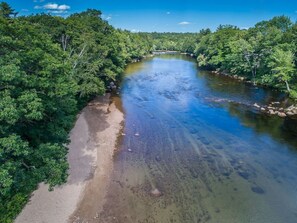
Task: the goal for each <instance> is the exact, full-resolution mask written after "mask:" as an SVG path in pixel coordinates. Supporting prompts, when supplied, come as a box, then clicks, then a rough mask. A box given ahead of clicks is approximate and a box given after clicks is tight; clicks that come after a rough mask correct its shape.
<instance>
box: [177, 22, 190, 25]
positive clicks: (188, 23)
mask: <svg viewBox="0 0 297 223" xmlns="http://www.w3.org/2000/svg"><path fill="white" fill-rule="evenodd" d="M190 24H191V23H190V22H186V21H184V22H180V23H178V25H181V26H186V25H190Z"/></svg>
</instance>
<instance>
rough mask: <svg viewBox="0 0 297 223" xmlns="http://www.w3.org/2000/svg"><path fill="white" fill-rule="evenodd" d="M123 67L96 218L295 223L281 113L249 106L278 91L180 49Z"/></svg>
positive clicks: (296, 161) (290, 146) (291, 161)
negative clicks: (111, 156)
mask: <svg viewBox="0 0 297 223" xmlns="http://www.w3.org/2000/svg"><path fill="white" fill-rule="evenodd" d="M197 73H198V74H197ZM126 74H127V77H126V78H125V80H124V82H123V86H122V87H123V88H122V102H123V107H124V110H125V116H126V120H125V129H124V132H125V136H124V137H123V139H122V141H121V144H120V147H121V151H120V152H119V153H117V155H116V157H115V163H114V170H113V175H112V181H111V182H110V185H109V192H108V195H107V197H106V202H105V205H104V211H103V212H101V214H100V219H99V220H98V221H99V222H133V223H134V222H162V223H163V222H216V223H217V222H221V223H225V222H226V223H230V222H241V223H245V222H263V223H266V222H267V223H268V222H269V223H274V222H275V223H279V222H287V223H291V222H292V223H293V222H294V223H295V222H296V219H297V202H296V200H297V199H296V198H297V186H296V185H297V177H296V172H297V153H296V142H295V141H294V138H293V137H292V136H291V135H290V133H289V132H286V131H285V130H284V129H283V128H282V122H283V120H282V119H280V118H271V117H268V116H263V115H261V114H258V113H257V112H256V111H252V110H251V109H250V107H249V106H247V105H248V104H250V103H254V102H255V101H257V102H258V103H266V102H268V101H271V100H280V99H281V98H282V97H283V96H282V95H277V94H275V92H273V91H267V90H265V89H260V88H253V87H251V86H247V85H245V84H242V83H239V82H237V81H234V80H230V79H227V78H224V77H218V76H215V75H210V74H207V73H205V72H198V71H197V68H196V64H195V61H194V60H192V59H191V58H188V57H184V56H181V55H163V56H158V57H155V58H152V59H148V60H146V61H144V62H142V63H138V64H132V65H130V66H129V67H128V69H127V71H126ZM92 221H95V222H96V220H90V222H92Z"/></svg>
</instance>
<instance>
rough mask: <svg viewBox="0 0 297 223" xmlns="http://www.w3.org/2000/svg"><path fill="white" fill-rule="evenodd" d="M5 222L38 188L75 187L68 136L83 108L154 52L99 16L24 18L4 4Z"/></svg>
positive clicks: (0, 83)
mask: <svg viewBox="0 0 297 223" xmlns="http://www.w3.org/2000/svg"><path fill="white" fill-rule="evenodd" d="M0 15H1V16H0V219H1V220H0V221H1V222H12V220H13V219H14V218H15V217H16V215H17V214H18V213H19V211H20V210H21V209H22V207H23V205H24V204H25V203H26V201H27V198H28V196H29V194H30V193H31V192H32V190H34V189H35V188H36V187H37V185H38V183H40V182H45V183H47V184H48V185H49V189H53V187H54V186H55V185H60V184H62V183H64V182H65V181H66V180H67V176H68V175H67V170H68V163H67V159H66V157H67V148H66V147H65V145H66V144H67V143H68V142H69V139H68V134H69V131H70V129H71V128H72V127H73V123H74V120H75V116H76V114H77V112H78V109H79V108H80V106H82V105H84V104H85V103H86V102H87V101H89V100H90V99H92V97H94V96H95V95H98V94H103V93H104V92H105V90H106V88H105V87H106V86H107V85H108V84H109V82H110V81H118V80H119V79H120V75H121V73H122V71H123V69H124V67H125V66H126V64H127V62H129V61H131V60H133V59H135V58H141V57H142V56H144V55H145V54H148V53H149V52H150V50H151V48H152V44H151V42H150V39H149V38H148V37H147V36H146V35H145V34H132V33H130V32H128V31H121V30H116V29H114V28H113V27H112V26H110V25H109V24H108V23H107V22H106V21H104V20H102V19H101V17H100V16H101V12H100V11H98V10H87V11H85V12H82V13H76V14H73V15H71V16H69V17H68V18H61V17H55V16H51V15H46V14H40V15H31V16H28V17H16V18H12V15H15V13H14V10H13V9H11V8H10V6H9V5H8V4H6V3H1V4H0Z"/></svg>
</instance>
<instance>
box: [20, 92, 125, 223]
mask: <svg viewBox="0 0 297 223" xmlns="http://www.w3.org/2000/svg"><path fill="white" fill-rule="evenodd" d="M122 121H123V113H122V112H121V111H119V110H118V109H117V108H116V105H115V103H114V102H111V99H110V95H109V94H107V95H106V96H100V97H97V98H96V99H95V100H93V101H92V102H91V103H89V104H88V106H87V107H85V108H84V109H83V111H82V112H81V114H80V115H79V117H78V119H77V121H76V124H75V126H74V128H73V129H72V131H71V133H70V140H71V143H70V144H69V146H68V148H69V154H68V162H69V165H70V169H69V177H68V181H67V183H66V184H64V185H62V186H59V187H55V188H54V191H52V192H49V191H48V186H47V185H45V184H40V186H39V188H38V189H37V190H36V191H34V192H33V194H32V197H31V199H30V201H29V202H28V204H27V205H26V206H25V208H24V209H23V211H22V212H21V214H20V215H19V216H18V217H17V219H16V220H15V222H16V223H40V222H44V223H51V222H55V223H64V222H67V221H69V218H70V217H71V216H72V218H74V217H76V216H75V215H74V214H73V213H74V212H76V211H77V210H79V209H80V205H84V201H85V200H86V199H89V198H88V194H89V190H90V189H91V188H93V186H94V182H95V185H96V190H97V191H96V195H98V197H96V199H97V200H100V201H101V200H103V198H104V195H105V192H106V185H107V178H108V176H109V173H110V171H111V167H112V156H113V153H114V150H115V147H116V139H117V135H118V133H119V131H120V129H121V122H122ZM93 199H94V197H93ZM91 203H92V202H91ZM97 203H98V202H97ZM99 203H100V202H99ZM76 219H77V218H76ZM71 220H73V219H71Z"/></svg>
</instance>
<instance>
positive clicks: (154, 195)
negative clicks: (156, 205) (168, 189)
mask: <svg viewBox="0 0 297 223" xmlns="http://www.w3.org/2000/svg"><path fill="white" fill-rule="evenodd" d="M151 195H152V196H153V197H160V196H162V193H161V192H160V191H159V190H158V189H157V188H155V189H152V190H151Z"/></svg>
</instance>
